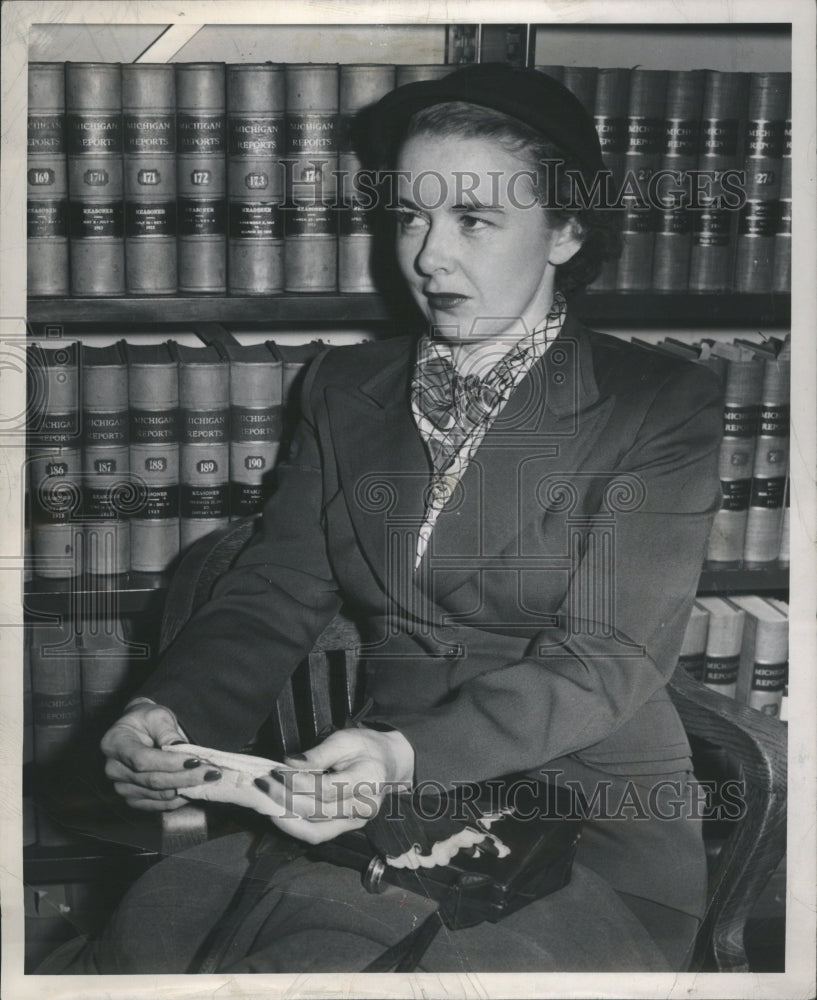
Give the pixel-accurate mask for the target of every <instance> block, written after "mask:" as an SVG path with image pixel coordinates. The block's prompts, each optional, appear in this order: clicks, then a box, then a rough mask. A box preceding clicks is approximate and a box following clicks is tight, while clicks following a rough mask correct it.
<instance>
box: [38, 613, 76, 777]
mask: <svg viewBox="0 0 817 1000" xmlns="http://www.w3.org/2000/svg"><path fill="white" fill-rule="evenodd" d="M31 687H32V697H33V708H34V761H35V763H36V764H37V765H38V766H41V767H49V766H51V765H54V764H58V763H60V762H62V761H64V760H65V759H66V757H67V755H68V754H70V752H71V751H72V750H73V749H74V748H75V746H76V744H77V742H78V741H79V739H80V737H81V735H82V696H81V685H80V659H79V652H78V650H77V644H76V635H75V632H74V628H73V623H72V622H71V620H70V619H69V618H68V616H64V619H63V621H62V623H61V624H52V625H47V626H46V625H35V626H32V629H31Z"/></svg>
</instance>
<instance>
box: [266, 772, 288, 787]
mask: <svg viewBox="0 0 817 1000" xmlns="http://www.w3.org/2000/svg"><path fill="white" fill-rule="evenodd" d="M270 777H271V778H275V780H276V781H280V782H281V784H282V785H283V784H285V783H286V780H287V779H286V775H285V774H283V773H282V772H281V771H276V770H275V768H273V769H272V770H271V771H270Z"/></svg>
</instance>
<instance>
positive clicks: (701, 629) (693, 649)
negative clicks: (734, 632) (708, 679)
mask: <svg viewBox="0 0 817 1000" xmlns="http://www.w3.org/2000/svg"><path fill="white" fill-rule="evenodd" d="M708 632H709V612H708V611H707V610H706V608H702V607H701V605H700V604H698V603H697V601H696V602H694V603H693V605H692V611H691V612H690V615H689V621H688V622H687V627H686V630H685V632H684V641H683V642H682V643H681V652H680V654H679V656H678V666H679V667H681V669H683V670H686V672H687V673H688V674H691V675H692V676H693V677H694V678H695V679H696V680H699V681H701V680H703V676H704V666H705V663H706V639H707V635H708Z"/></svg>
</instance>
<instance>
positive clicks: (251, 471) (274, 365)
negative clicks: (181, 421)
mask: <svg viewBox="0 0 817 1000" xmlns="http://www.w3.org/2000/svg"><path fill="white" fill-rule="evenodd" d="M265 350H266V348H265ZM281 400H282V377H281V362H280V361H279V360H276V359H275V358H274V357H273V356H272V354H271V353H270V352H269V351H267V358H266V359H264V360H263V361H261V360H257V361H255V362H246V363H245V362H242V361H241V360H240V356H239V355H238V354H237V353H236V352H235V349H233V353H231V355H230V514H231V517H233V518H239V517H247V516H249V515H252V514H257V513H258V512H259V511H260V510H261V508H262V507H263V505H264V501H265V500H266V498H267V496H268V495H269V490H270V473H271V471H272V468H273V466H274V465H275V461H276V459H277V457H278V448H279V446H280V443H281Z"/></svg>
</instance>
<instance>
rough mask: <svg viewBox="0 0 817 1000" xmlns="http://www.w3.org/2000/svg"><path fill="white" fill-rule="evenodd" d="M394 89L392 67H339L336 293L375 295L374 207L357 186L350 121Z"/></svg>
mask: <svg viewBox="0 0 817 1000" xmlns="http://www.w3.org/2000/svg"><path fill="white" fill-rule="evenodd" d="M393 87H394V66H389V65H377V64H372V65H348V66H341V67H340V102H339V106H340V116H339V141H338V146H339V151H340V152H339V157H338V163H339V178H340V181H341V183H342V185H343V188H342V191H341V192H340V195H341V197H340V199H339V200H340V201H341V203H342V206H343V207H342V210H341V212H340V230H339V234H338V290H339V291H341V292H374V291H376V288H377V285H376V282H375V275H374V271H373V264H374V256H373V254H374V239H375V237H374V230H373V225H372V222H373V219H374V211H373V209H374V206H373V205H372V204H371V199H370V198H367V194H366V192H365V191H364V190H363V189H362V188H361V186H360V183H359V172H360V171H361V169H362V164H361V161H360V158H359V156H358V154H357V153H356V151H355V149H354V147H353V139H352V127H351V126H352V118H353V116H354V115H355V114H356V113H357V112H358V111H359V110H360V109H361V108H363V107H365V106H366V105H367V104H372V103H373V102H374V101H377V100H379V99H380V98H381V97H382V96H383V95H384V94H387V93H388V92H389V91H390V90H392V89H393Z"/></svg>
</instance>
